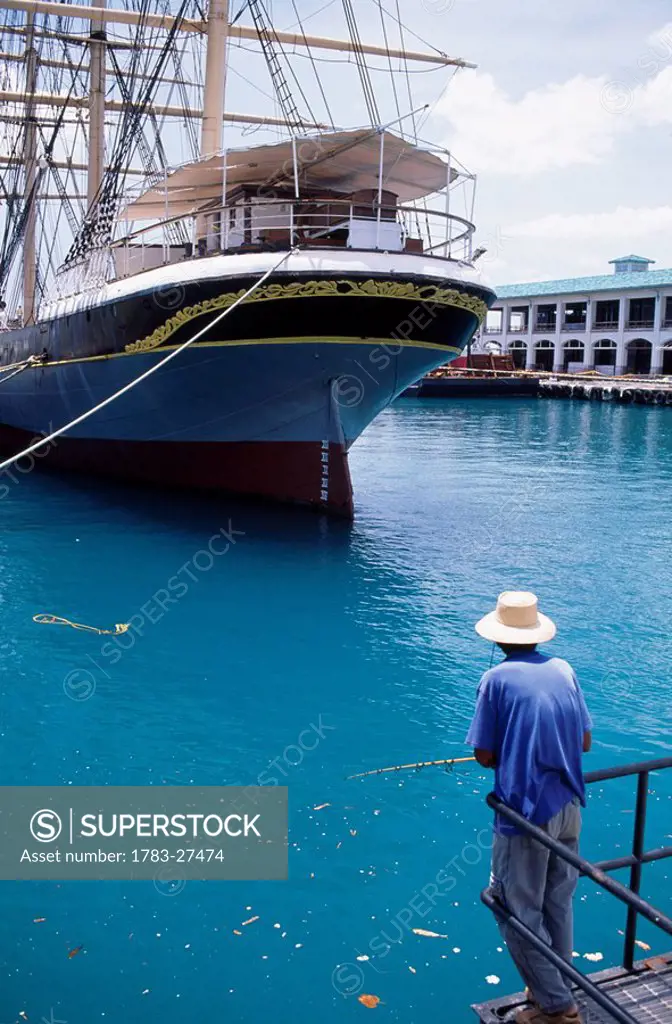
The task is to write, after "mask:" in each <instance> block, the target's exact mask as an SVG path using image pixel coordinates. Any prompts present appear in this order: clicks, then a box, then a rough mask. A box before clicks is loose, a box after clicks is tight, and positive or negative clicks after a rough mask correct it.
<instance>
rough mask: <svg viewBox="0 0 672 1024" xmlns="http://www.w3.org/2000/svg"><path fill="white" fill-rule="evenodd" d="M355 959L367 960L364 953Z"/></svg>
mask: <svg viewBox="0 0 672 1024" xmlns="http://www.w3.org/2000/svg"><path fill="white" fill-rule="evenodd" d="M357 959H358V960H368V959H369V957H368V956H367V955H366V953H362V955H361V956H358V957H357Z"/></svg>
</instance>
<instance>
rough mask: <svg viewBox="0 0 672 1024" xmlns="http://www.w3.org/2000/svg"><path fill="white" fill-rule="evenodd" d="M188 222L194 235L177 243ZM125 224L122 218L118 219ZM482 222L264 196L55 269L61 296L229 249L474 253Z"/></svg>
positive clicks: (398, 208)
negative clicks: (177, 235) (176, 237)
mask: <svg viewBox="0 0 672 1024" xmlns="http://www.w3.org/2000/svg"><path fill="white" fill-rule="evenodd" d="M180 224H181V225H183V227H184V229H185V233H186V236H187V237H188V238H191V239H193V241H191V242H187V243H180V244H179V245H176V244H174V243H173V244H171V243H170V241H169V236H170V234H171V232H172V234H173V236H174V234H175V228H176V226H177V225H180ZM119 226H120V227H123V222H120V223H119ZM475 230H476V229H475V226H474V225H473V224H472V223H471V221H468V220H465V218H464V217H459V216H457V215H456V214H452V213H448V212H446V211H445V210H437V209H431V208H429V207H427V208H425V207H424V206H411V205H398V204H395V203H390V202H386V201H385V200H383V202H382V203H381V204H380V205H378V202H377V199H374V200H373V201H357V200H354V201H353V200H350V199H331V198H325V199H296V200H294V199H290V198H287V199H264V198H261V199H260V198H255V199H254V200H253V201H245V202H239V203H235V204H229V205H213V206H211V207H210V208H209V209H207V210H202V211H199V212H198V213H190V214H185V215H182V216H175V217H169V218H166V219H164V220H162V221H158V222H155V223H153V224H150V225H148V226H147V227H144V228H140V229H138V230H137V231H129V230H128V226H127V228H126V233H125V234H124V236H123V237H121V238H118V239H117V240H115V241H113V242H112V243H111V244H110V245H106V246H103V247H100V248H98V249H93V250H91V251H90V252H89V253H88V254H87V256H86V257H85V258H84V259H83V260H82V261H81V262H80V263H78V264H75V265H73V266H70V267H67V268H62V269H61V270H60V271H59V272H58V273H57V275H56V279H55V287H54V295H55V298H56V300H58V299H61V298H66V297H69V296H72V295H76V294H78V293H79V292H81V291H86V290H87V289H90V288H99V287H100V286H101V285H102V284H104V283H105V282H107V281H112V280H118V279H120V278H126V277H131V276H133V275H134V274H139V273H143V272H144V271H146V270H154V269H156V268H157V267H161V266H166V265H167V264H174V263H181V262H183V261H184V260H190V259H199V258H202V257H205V256H213V255H218V254H219V255H221V254H228V253H237V252H247V251H254V250H256V251H258V250H278V251H281V250H283V249H288V248H292V247H298V248H303V249H310V248H330V249H333V248H340V249H354V250H358V251H368V252H371V251H373V252H405V253H411V254H418V255H423V254H424V255H427V254H431V255H432V256H435V257H438V258H443V259H447V260H451V261H453V262H461V261H467V262H468V261H470V260H471V256H472V249H473V235H474V231H475Z"/></svg>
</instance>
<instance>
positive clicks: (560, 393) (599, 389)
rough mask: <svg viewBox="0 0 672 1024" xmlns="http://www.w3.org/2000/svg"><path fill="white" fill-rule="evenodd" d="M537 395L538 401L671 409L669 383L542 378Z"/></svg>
mask: <svg viewBox="0 0 672 1024" xmlns="http://www.w3.org/2000/svg"><path fill="white" fill-rule="evenodd" d="M537 394H538V395H539V397H540V398H578V399H583V400H584V401H588V402H620V403H621V404H623V405H626V404H630V403H633V404H635V405H672V379H671V378H669V377H661V378H658V379H655V380H650V379H649V380H642V379H641V378H639V379H638V378H632V377H630V378H628V377H620V378H607V379H605V378H604V377H597V378H596V377H585V376H569V375H562V376H559V375H558V376H548V377H543V376H542V377H539V379H538V387H537Z"/></svg>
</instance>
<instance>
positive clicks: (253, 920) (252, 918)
mask: <svg viewBox="0 0 672 1024" xmlns="http://www.w3.org/2000/svg"><path fill="white" fill-rule="evenodd" d="M258 920H259V914H256V916H255V917H248V919H247V921H243V923H242V924H241V926H240V927H241V928H244V927H245V925H246V924H254V922H255V921H258Z"/></svg>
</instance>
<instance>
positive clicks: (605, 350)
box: [593, 338, 617, 369]
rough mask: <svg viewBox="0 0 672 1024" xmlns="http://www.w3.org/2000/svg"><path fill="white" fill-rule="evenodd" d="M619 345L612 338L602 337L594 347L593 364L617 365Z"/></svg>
mask: <svg viewBox="0 0 672 1024" xmlns="http://www.w3.org/2000/svg"><path fill="white" fill-rule="evenodd" d="M616 351H617V345H616V342H615V341H612V339H611V338H600V340H599V341H596V342H595V345H594V347H593V364H594V366H595V369H597V367H598V366H616Z"/></svg>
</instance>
